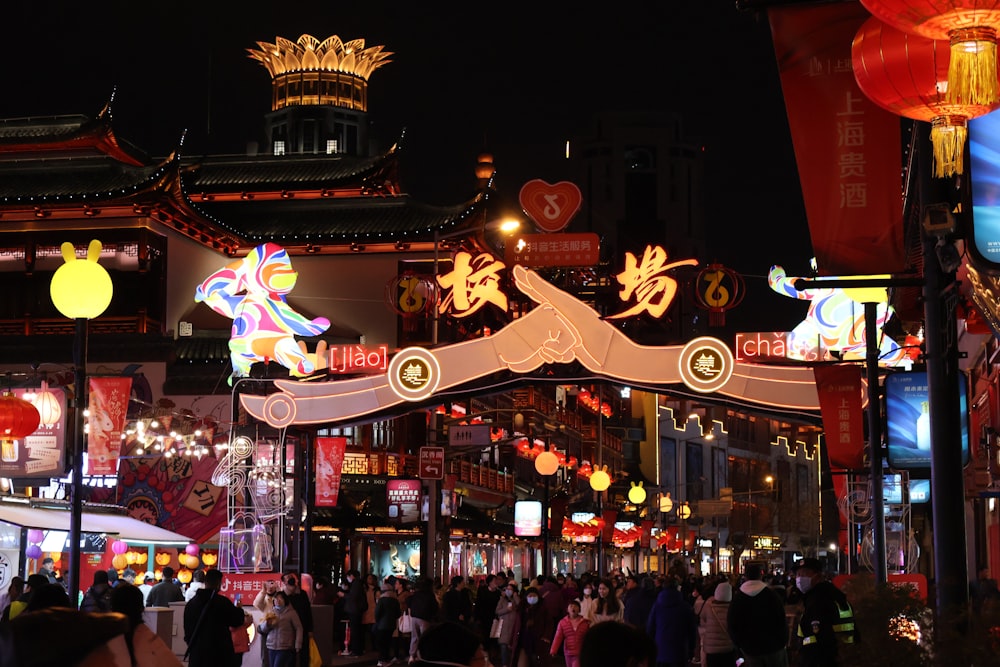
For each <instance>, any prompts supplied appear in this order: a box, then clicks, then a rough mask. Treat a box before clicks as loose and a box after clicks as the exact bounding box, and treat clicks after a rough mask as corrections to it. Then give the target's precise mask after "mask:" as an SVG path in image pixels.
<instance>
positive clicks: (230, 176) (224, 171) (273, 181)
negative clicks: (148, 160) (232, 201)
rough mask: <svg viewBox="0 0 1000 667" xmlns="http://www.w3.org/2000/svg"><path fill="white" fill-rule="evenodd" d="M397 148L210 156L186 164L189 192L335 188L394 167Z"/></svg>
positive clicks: (357, 181) (358, 182) (354, 182)
mask: <svg viewBox="0 0 1000 667" xmlns="http://www.w3.org/2000/svg"><path fill="white" fill-rule="evenodd" d="M395 161H396V151H395V150H394V149H393V150H390V151H389V152H387V153H385V154H382V155H377V156H374V157H356V156H348V155H318V156H300V155H292V156H284V155H282V156H270V155H268V156H250V157H207V158H202V159H198V160H197V161H192V162H191V163H189V164H186V165H185V167H184V170H183V180H184V189H185V191H186V192H187V193H188V195H189V196H192V197H194V196H200V195H203V194H204V195H212V194H221V193H231V192H237V193H240V192H254V191H261V190H289V191H295V190H301V189H315V190H324V189H325V190H333V189H335V188H337V187H340V186H345V185H355V186H360V185H361V184H362V182H363V181H364V180H365V179H367V178H370V177H372V176H375V175H376V174H380V173H383V172H385V171H386V170H387V169H394V167H395Z"/></svg>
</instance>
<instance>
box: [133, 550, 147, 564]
mask: <svg viewBox="0 0 1000 667" xmlns="http://www.w3.org/2000/svg"><path fill="white" fill-rule="evenodd" d="M148 561H149V554H145V553H140V554H139V555H138V556H136V557H135V563H136V565H145V564H146V563H147V562H148Z"/></svg>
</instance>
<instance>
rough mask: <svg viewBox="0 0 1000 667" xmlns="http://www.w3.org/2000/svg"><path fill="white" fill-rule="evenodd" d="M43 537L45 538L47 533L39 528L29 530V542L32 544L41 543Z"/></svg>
mask: <svg viewBox="0 0 1000 667" xmlns="http://www.w3.org/2000/svg"><path fill="white" fill-rule="evenodd" d="M43 539H45V533H44V532H42V531H40V530H38V529H37V528H32V529H31V530H29V531H28V542H30V543H31V544H39V543H41V541H42V540H43Z"/></svg>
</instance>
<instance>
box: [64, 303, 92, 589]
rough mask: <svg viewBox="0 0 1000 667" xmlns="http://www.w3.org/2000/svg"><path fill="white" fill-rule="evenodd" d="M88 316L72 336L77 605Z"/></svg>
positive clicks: (72, 544) (73, 583)
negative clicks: (74, 406) (74, 403)
mask: <svg viewBox="0 0 1000 667" xmlns="http://www.w3.org/2000/svg"><path fill="white" fill-rule="evenodd" d="M87 333H88V327H87V318H85V317H78V318H76V332H75V334H74V336H73V365H74V366H75V369H74V372H73V376H74V389H75V392H74V393H75V394H76V396H75V402H76V408H75V410H74V425H73V428H74V438H73V454H72V459H73V465H72V475H73V479H72V482H71V486H70V496H71V498H70V503H71V504H70V518H69V576H68V577H67V579H68V583H69V586H68V592H69V604H70V607H72V608H73V609H76V608H77V605H78V603H79V598H80V595H79V594H80V538H81V530H80V528H81V525H82V523H83V449H84V446H85V445H84V442H85V440H86V434H85V432H84V428H83V411H84V410H85V409H86V406H87V401H86V390H87Z"/></svg>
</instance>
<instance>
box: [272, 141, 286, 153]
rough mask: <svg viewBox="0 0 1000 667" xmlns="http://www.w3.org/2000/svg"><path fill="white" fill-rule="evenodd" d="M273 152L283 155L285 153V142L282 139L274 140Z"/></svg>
mask: <svg viewBox="0 0 1000 667" xmlns="http://www.w3.org/2000/svg"><path fill="white" fill-rule="evenodd" d="M274 154H275V155H284V154H285V142H284V141H283V140H282V139H278V140H277V141H275V142H274Z"/></svg>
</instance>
